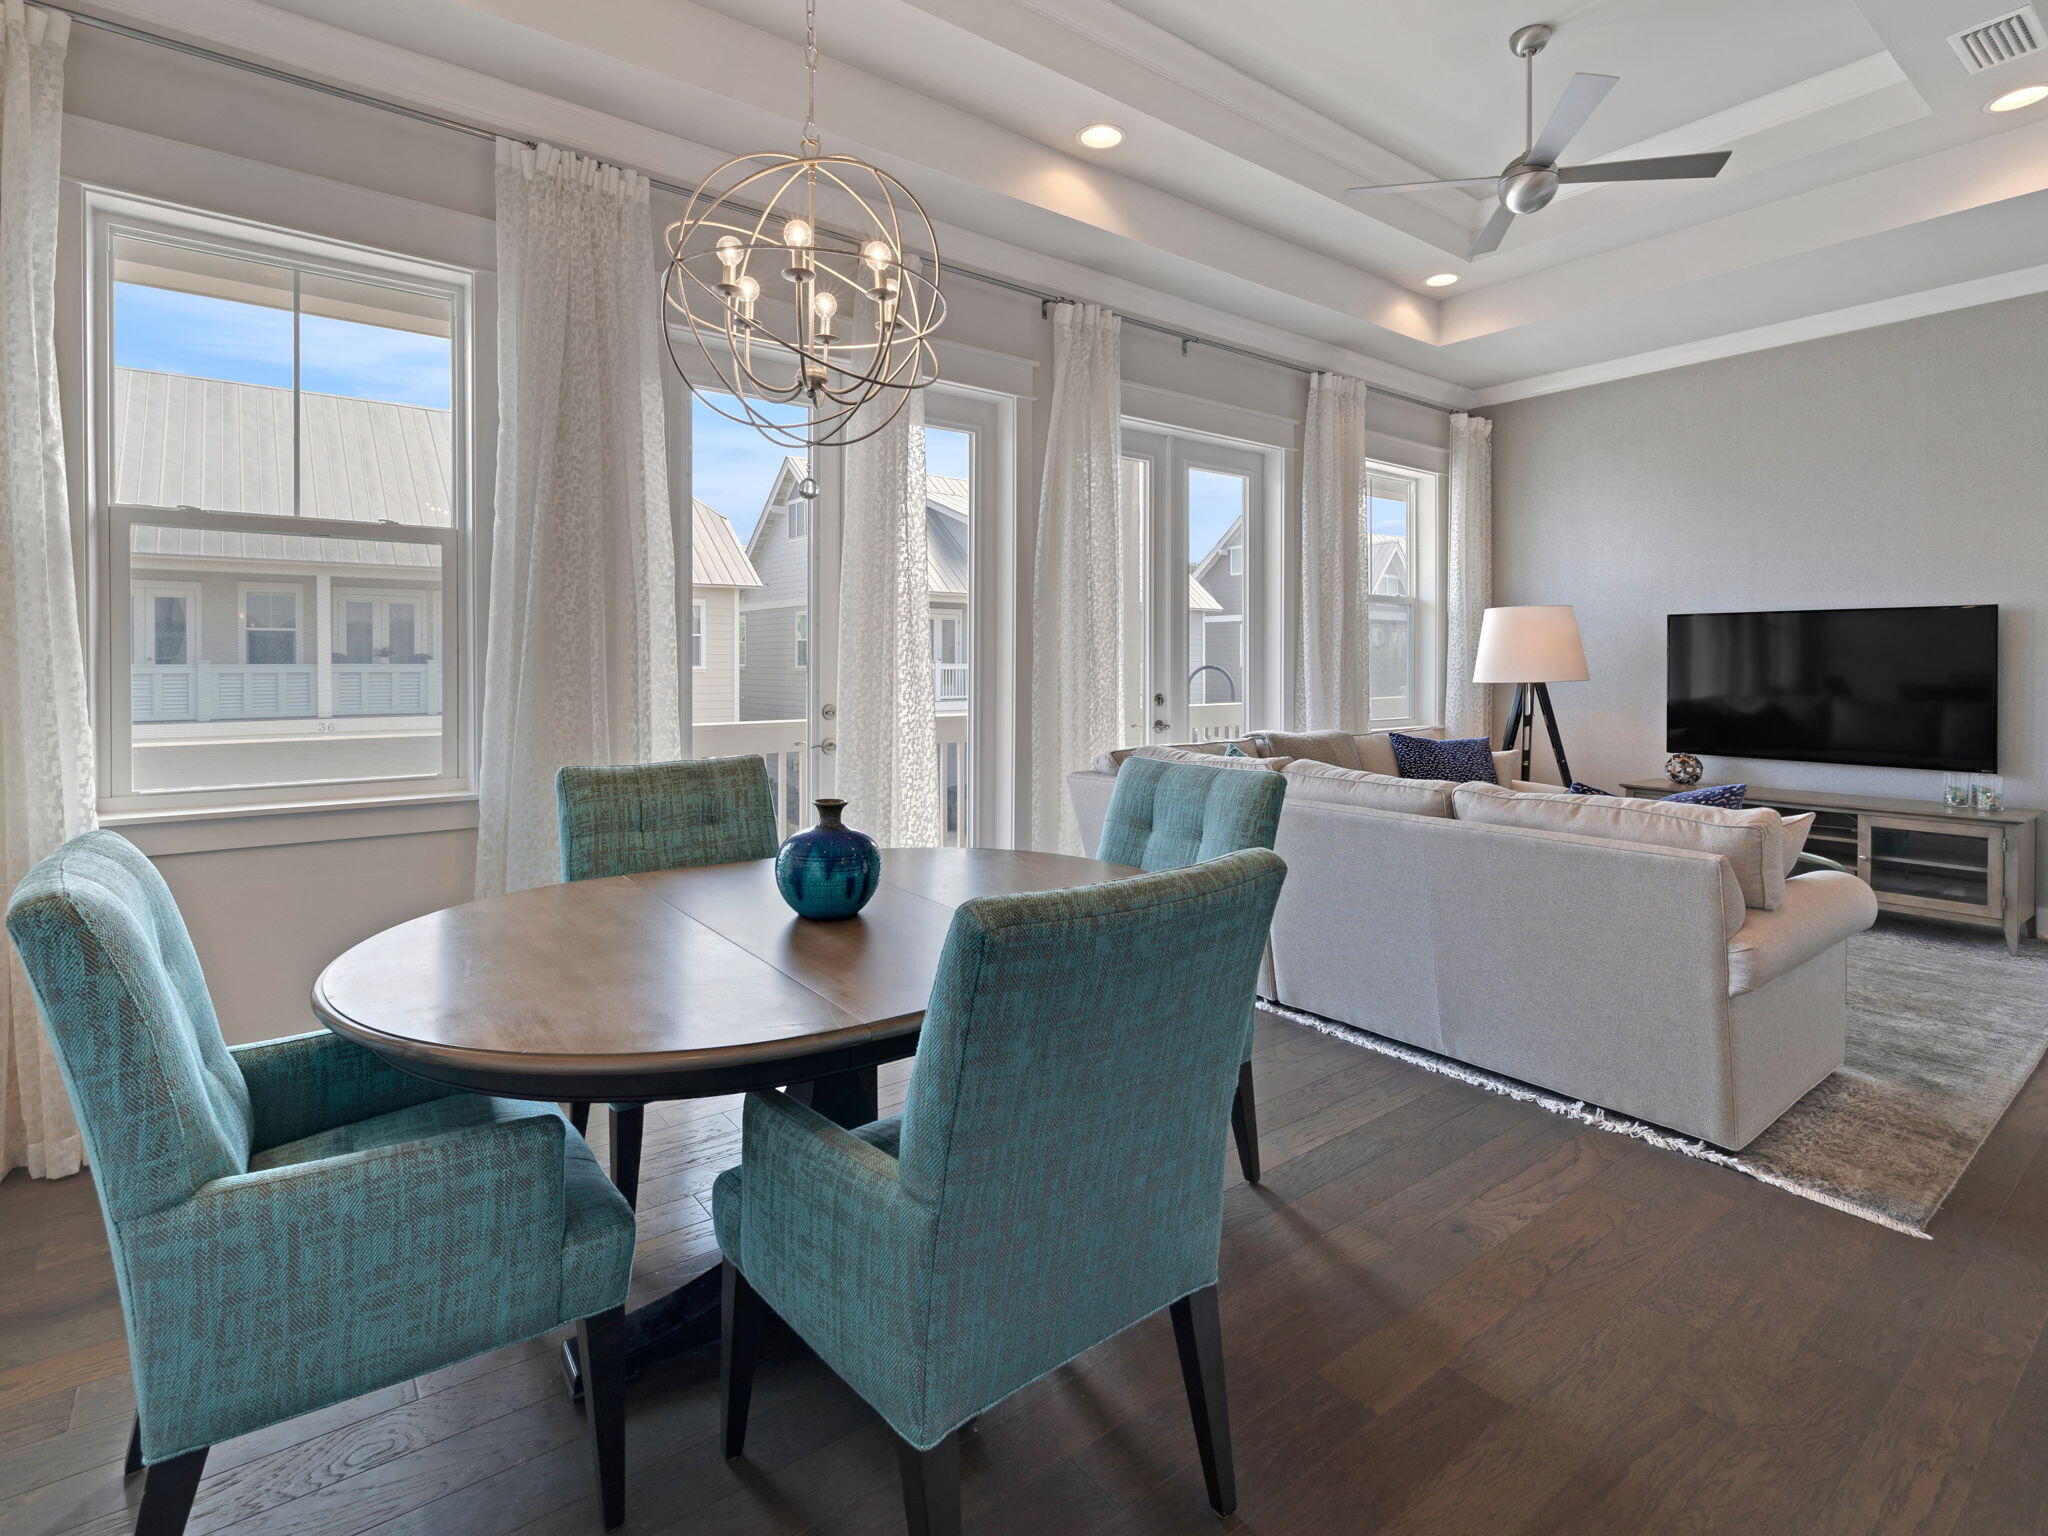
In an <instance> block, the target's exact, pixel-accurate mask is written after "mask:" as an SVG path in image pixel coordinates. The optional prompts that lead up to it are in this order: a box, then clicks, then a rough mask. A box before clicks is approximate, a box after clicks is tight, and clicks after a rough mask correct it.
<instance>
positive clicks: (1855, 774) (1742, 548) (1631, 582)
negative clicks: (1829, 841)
mask: <svg viewBox="0 0 2048 1536" xmlns="http://www.w3.org/2000/svg"><path fill="white" fill-rule="evenodd" d="M1486 414H1487V415H1490V416H1491V417H1493V419H1494V422H1495V433H1494V510H1495V522H1494V562H1495V566H1494V569H1495V576H1494V592H1495V596H1494V601H1495V602H1498V603H1572V604H1575V605H1576V606H1577V608H1578V615H1579V626H1580V630H1581V632H1582V634H1583V635H1584V637H1585V642H1586V657H1587V661H1588V664H1589V667H1590V670H1591V672H1592V675H1593V680H1592V681H1590V682H1585V683H1566V684H1561V685H1559V686H1557V687H1556V688H1554V689H1553V690H1552V692H1553V697H1554V698H1555V700H1556V703H1557V707H1558V712H1559V714H1560V716H1561V717H1562V722H1563V727H1564V731H1565V745H1566V747H1567V749H1568V750H1569V752H1570V754H1571V762H1572V770H1573V772H1574V773H1575V774H1576V775H1577V776H1578V777H1579V778H1581V779H1586V780H1589V781H1591V782H1593V783H1597V784H1605V785H1608V786H1609V787H1611V786H1612V784H1613V781H1615V780H1616V779H1620V778H1625V777H1635V776H1638V775H1641V774H1643V773H1645V772H1648V771H1651V770H1654V769H1656V768H1657V767H1658V765H1659V764H1661V763H1662V762H1663V760H1664V757H1665V753H1664V749H1663V743H1664V736H1663V730H1664V618H1665V615H1666V614H1668V613H1677V612H1711V611H1715V610H1722V609H1744V608H1832V607H1874V606H1884V605H1889V604H1914V603H1964V602H1972V603H1997V604H1998V605H1999V606H2000V609H2001V614H2000V620H2001V631H2002V632H2001V637H2000V648H2001V663H2002V680H2001V696H2000V701H1999V702H2000V722H1999V724H2000V749H1999V755H2000V767H2001V769H2002V770H2003V772H2004V775H2005V780H2006V799H2007V803H2008V804H2011V805H2016V806H2035V807H2039V806H2048V714H2044V712H2043V709H2042V707H2041V692H2042V689H2043V687H2044V685H2048V626H2044V617H2048V614H2044V609H2048V518H2044V515H2043V514H2044V512H2048V296H2035V297H2029V298H2023V299H2012V300H2008V301H2006V302H2004V303H2000V304H1987V305H1983V306H1981V307H1979V308H1975V309H1965V310H1957V311H1953V312H1951V313H1948V314H1943V315H1933V316H1929V317H1927V318H1924V319H1919V320H1908V321H1904V322H1901V323H1900V324H1897V325H1889V326H1883V327H1880V328H1877V329H1873V330H1867V331H1858V332H1855V333H1853V334H1850V335H1846V336H1837V337H1830V338H1828V339H1826V340H1822V341H1812V342H1804V343H1801V344H1799V345H1797V346H1790V347H1780V348H1776V349H1774V350H1771V351H1767V352H1753V353H1749V354H1747V355H1745V356H1742V357H1735V358H1729V359H1726V360H1724V361H1720V362H1713V363H1701V364H1698V365H1696V366H1693V367H1690V368H1680V369H1674V370H1672V371H1670V372H1668V373H1658V374H1651V375H1648V376H1646V377H1642V378H1635V379H1625V380H1621V381H1618V382H1615V383H1612V384H1601V385H1596V386H1593V387H1591V388H1587V389H1580V390H1573V391H1570V392H1568V393H1565V394H1557V395H1547V396H1543V397H1540V398H1537V399H1531V400H1521V401H1516V402H1513V403H1512V404H1508V405H1503V406H1499V407H1496V408H1495V409H1493V410H1490V411H1488V412H1486ZM1707 771H1708V773H1709V774H1710V775H1711V776H1712V778H1714V779H1716V780H1723V781H1726V780H1734V779H1747V780H1748V781H1749V782H1751V783H1756V784H1763V785H1770V786H1775V787H1782V788H1795V789H1821V788H1832V789H1840V790H1843V791H1845V792H1862V793H1871V794H1880V795H1901V796H1908V797H1915V798H1924V799H1934V798H1937V797H1938V796H1939V795H1940V793H1941V775H1940V774H1938V773H1924V772H1913V771H1908V770H1898V769H1878V768H1844V767H1831V766H1822V765H1818V764H1802V763H1776V762H1770V763H1756V762H1747V761H1743V760H1740V759H1733V758H1719V759H1710V760H1708V763H1707Z"/></svg>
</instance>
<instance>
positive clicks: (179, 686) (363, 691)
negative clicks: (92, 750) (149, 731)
mask: <svg viewBox="0 0 2048 1536" xmlns="http://www.w3.org/2000/svg"><path fill="white" fill-rule="evenodd" d="M323 670H324V671H325V672H326V674H327V688H326V695H327V696H326V698H325V699H324V700H323V698H322V697H321V694H322V688H321V673H322V671H323ZM128 699H129V718H130V719H132V720H134V721H135V723H136V724H138V725H145V724H146V725H156V724H170V723H173V722H184V721H202V720H324V719H330V718H342V717H347V716H357V715H438V714H439V713H440V712H441V664H440V663H439V662H438V661H429V662H414V663H404V664H398V665H386V664H383V663H374V664H371V665H367V666H358V665H354V664H351V663H336V664H334V665H331V666H329V667H327V668H325V669H323V668H321V667H319V666H318V665H316V664H313V663H310V662H308V663H304V664H297V665H289V666H247V665H231V664H216V663H214V662H206V661H201V662H194V663H192V664H190V665H188V666H149V665H138V666H134V667H130V668H129V670H128ZM323 706H324V707H323Z"/></svg>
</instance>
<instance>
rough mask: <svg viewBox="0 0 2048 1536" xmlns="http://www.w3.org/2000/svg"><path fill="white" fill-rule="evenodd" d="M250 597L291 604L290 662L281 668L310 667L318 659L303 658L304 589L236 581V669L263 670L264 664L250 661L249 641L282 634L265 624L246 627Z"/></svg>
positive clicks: (272, 582)
mask: <svg viewBox="0 0 2048 1536" xmlns="http://www.w3.org/2000/svg"><path fill="white" fill-rule="evenodd" d="M252 597H288V598H290V599H291V600H292V659H291V660H290V661H288V662H283V663H280V665H283V666H288V667H301V666H310V665H312V662H313V661H314V660H315V659H317V658H309V657H308V656H307V655H306V588H305V587H304V586H302V585H298V584H295V583H291V582H282V581H238V582H236V583H235V621H236V622H235V652H236V655H237V657H238V658H239V660H238V663H237V664H238V665H240V666H244V667H255V666H262V665H265V663H262V662H256V661H251V660H250V659H249V637H250V636H251V635H252V634H255V635H275V634H281V633H283V631H282V630H280V629H277V628H274V627H272V626H270V625H268V624H265V625H260V626H258V627H256V628H254V629H251V628H250V626H249V599H250V598H252Z"/></svg>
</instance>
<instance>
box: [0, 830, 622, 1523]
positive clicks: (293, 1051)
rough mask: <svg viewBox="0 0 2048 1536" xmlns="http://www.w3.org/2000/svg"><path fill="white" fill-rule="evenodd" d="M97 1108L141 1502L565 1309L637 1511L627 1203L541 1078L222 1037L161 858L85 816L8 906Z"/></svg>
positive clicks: (61, 1037) (75, 1087) (601, 1442)
mask: <svg viewBox="0 0 2048 1536" xmlns="http://www.w3.org/2000/svg"><path fill="white" fill-rule="evenodd" d="M7 931H8V932H9V933H10V934H11V935H12V936H13V939H14V943H15V945H16V947H17V948H18V949H19V950H20V952H21V958H22V964H23V967H24V968H25V969H26V971H27V973H28V977H29V980H30V982H31V983H32V985H33V986H34V989H35V995H36V1002H37V1004H38V1005H39V1007H40V1008H41V1010H42V1014H43V1019H44V1021H45V1023H46V1024H47V1025H48V1026H49V1030H50V1034H51V1037H52V1039H53V1040H54V1042H55V1044H56V1049H57V1058H58V1062H59V1064H60V1066H61V1068H62V1070H63V1073H64V1080H65V1083H66V1084H67V1085H68V1086H69V1088H70V1090H71V1098H72V1102H73V1104H74V1105H75V1106H76V1108H77V1111H78V1119H79V1123H80V1125H81V1127H82V1128H83V1130H84V1133H85V1141H86V1148H87V1152H88V1154H89V1156H90V1159H91V1163H92V1170H93V1176H94V1179H95V1181H96V1182H97V1184H98V1186H99V1198H100V1207H101V1210H102V1212H103V1213H104V1215H105V1217H106V1224H107V1237H108V1242H109V1245H110V1247H111V1248H112V1250H113V1258H114V1271H115V1277H116V1279H117V1281H118V1282H119V1286H120V1292H121V1310H122V1314H123V1316H124V1318H125V1319H126V1321H127V1328H128V1350H129V1356H130V1359H131V1361H132V1363H133V1366H134V1374H135V1400H136V1433H135V1437H134V1440H133V1441H132V1443H131V1445H130V1448H129V1458H128V1460H129V1465H128V1471H129V1473H130V1474H131V1475H132V1474H134V1473H135V1472H137V1471H140V1470H141V1469H142V1468H143V1467H144V1466H146V1467H147V1468H148V1475H147V1480H146V1481H145V1482H144V1484H143V1494H142V1508H141V1513H140V1516H139V1520H138V1524H137V1526H136V1529H137V1531H138V1532H141V1533H144V1536H176V1533H178V1532H181V1531H182V1530H183V1529H184V1528H185V1520H186V1516H187V1515H188V1514H189V1513H190V1511H191V1507H192V1500H193V1496H194V1494H195V1492H196V1491H197V1488H198V1484H199V1478H200V1474H201V1472H202V1471H203V1470H204V1467H205V1463H206V1453H207V1450H208V1448H209V1447H211V1446H213V1445H217V1444H219V1443H220V1442H221V1441H223V1440H227V1439H230V1438H232V1437H233V1436H236V1435H242V1434H247V1433H249V1432H250V1431H251V1430H256V1429H261V1428H263V1427H264V1426H266V1425H269V1424H275V1423H278V1422H280V1421H282V1420H285V1419H290V1418H294V1417H296V1416H298V1415H299V1414H302V1413H308V1412H311V1411H312V1410H313V1409H316V1408H321V1407H325V1406H326V1405H328V1404H330V1403H338V1402H341V1401H343V1400H344V1399H347V1398H351V1397H356V1396H359V1395H360V1394H362V1393H364V1392H370V1391H374V1390H376V1389H378V1388H381V1387H386V1386H390V1385H392V1384H394V1383H397V1382H401V1381H405V1380H408V1379H409V1378H411V1377H414V1376H419V1375H422V1374H424V1373H426V1372H428V1371H433V1370H438V1369H440V1368H441V1367H442V1366H446V1365H451V1364H453V1363H455V1362H456V1361H458V1360H464V1359H467V1358H468V1357H469V1356H471V1355H476V1354H481V1353H483V1352H484V1351H486V1350H492V1349H497V1348H499V1347H500V1346H502V1345H506V1344H511V1343H514V1342H516V1341H518V1340H520V1339H525V1338H531V1337H533V1336H535V1335H537V1334H542V1333H546V1332H547V1331H549V1330H550V1329H553V1328H555V1327H558V1326H560V1325H561V1324H563V1323H569V1322H573V1323H576V1324H577V1326H578V1329H579V1332H580V1333H581V1335H582V1348H583V1351H584V1354H583V1358H584V1359H585V1360H586V1361H588V1362H591V1364H592V1365H593V1366H594V1367H595V1369H596V1371H597V1376H596V1378H595V1379H594V1381H593V1383H592V1385H591V1386H590V1387H587V1388H586V1390H585V1400H586V1411H587V1413H588V1415H589V1419H590V1427H591V1438H592V1444H593V1448H594V1450H595V1452H596V1458H597V1463H598V1471H599V1487H600V1493H601V1502H602V1507H603V1513H604V1518H605V1525H606V1528H607V1529H609V1528H611V1527H614V1526H617V1525H619V1524H621V1523H623V1521H624V1519H625V1513H624V1472H625V1459H624V1438H623V1433H624V1431H623V1425H624V1419H623V1413H624V1407H623V1397H622V1394H621V1386H622V1383H623V1375H622V1370H621V1366H620V1349H621V1347H622V1332H623V1330H622V1324H621V1318H622V1315H623V1314H622V1308H623V1304H624V1302H625V1299H626V1286H627V1281H628V1279H629V1277H630V1275H631V1271H632V1266H633V1213H632V1211H631V1210H630V1209H628V1207H627V1206H626V1203H625V1202H624V1201H623V1200H622V1199H620V1198H619V1195H618V1192H617V1191H616V1190H614V1189H613V1188H612V1187H611V1184H610V1183H609V1181H607V1180H606V1178H605V1176H604V1170H603V1169H601V1168H600V1167H598V1165H597V1160H596V1159H595V1158H594V1157H592V1156H591V1154H590V1149H589V1148H588V1147H586V1146H585V1145H584V1144H583V1138H582V1137H580V1136H572V1135H570V1134H569V1127H568V1126H567V1125H566V1124H564V1123H563V1120H562V1117H561V1115H560V1113H559V1112H558V1111H557V1110H556V1109H555V1108H554V1106H552V1105H546V1104H519V1103H513V1102H510V1101H508V1100H502V1099H491V1098H482V1097H478V1096H475V1095H471V1094H466V1093H456V1092H452V1091H451V1090H448V1089H445V1088H442V1087H439V1086H438V1085H436V1084H433V1083H427V1082H423V1081H421V1080H419V1079H417V1078H413V1077H408V1076H406V1075H404V1074H403V1073H400V1072H398V1071H396V1070H394V1069H393V1068H391V1067H388V1066H386V1065H385V1064H384V1063H383V1062H381V1061H380V1060H378V1058H377V1057H376V1056H374V1055H373V1054H371V1053H370V1052H369V1051H366V1050H364V1049H363V1048H362V1047H360V1046H357V1045H354V1044H352V1043H350V1042H348V1041H345V1040H343V1039H341V1038H340V1037H339V1036H336V1035H330V1034H326V1033H314V1034H305V1035H295V1036H290V1037H287V1038H285V1039H281V1040H267V1041H264V1042H262V1043H261V1044H257V1045H244V1046H235V1047H233V1048H230V1047H229V1046H227V1045H226V1044H224V1043H223V1041H222V1039H221V1033H220V1026H219V1024H218V1022H217V1021H216V1020H215V1017H214V1011H213V1003H212V1000H211V999H210V997H209V996H208V994H207V990H206V980H205V978H204V976H202V975H201V973H200V969H199V961H198V957H197V956H196V955H195V954H194V953H193V949H192V941H191V939H190V938H189V937H188V936H187V934H186V931H185V924H184V922H183V920H182V919H181V918H180V917H179V915H178V909H177V906H176V904H175V903H174V902H173V901H172V899H171V893H170V891H169V890H168V889H167V888H166V887H165V885H164V882H163V879H162V877H161V876H160V875H158V874H157V872H156V869H155V867H154V866H153V865H151V863H150V862H149V860H148V859H146V858H144V857H143V856H142V854H141V853H140V852H139V851H138V850H137V849H136V848H135V847H134V845H133V844H131V843H129V842H127V841H126V840H125V839H123V838H121V837H118V836H116V835H115V834H113V833H111V832H88V833H86V834H85V835H84V836H82V837H76V838H73V839H72V840H71V841H70V842H68V843H66V844H64V846H63V847H61V848H59V849H58V850H57V851H56V852H55V853H53V854H51V855H50V856H49V857H48V858H46V859H44V860H43V861H42V862H41V863H40V864H38V865H36V867H35V868H34V869H32V870H30V871H29V873H28V876H27V878H25V879H24V880H23V881H22V883H21V885H20V886H19V887H18V888H17V889H16V890H15V892H14V897H13V900H12V901H11V902H10V903H9V905H8V908H7Z"/></svg>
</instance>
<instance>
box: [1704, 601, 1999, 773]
mask: <svg viewBox="0 0 2048 1536" xmlns="http://www.w3.org/2000/svg"><path fill="white" fill-rule="evenodd" d="M1668 624H1669V635H1668V642H1669V643H1668V649H1667V651H1666V659H1665V668H1666V692H1665V705H1664V739H1665V744H1666V748H1667V750H1669V751H1672V752H1694V753H1707V754H1712V755H1714V756H1719V757H1755V758H1777V759H1787V760H1791V761H1797V762H1808V763H1864V764H1870V765H1874V766H1877V767H1882V768H1951V769H1958V770H1975V771H1978V772H1992V771H1995V770H1996V768H1997V767H1998V607H1997V605H1996V604H1993V603H1981V604H1969V605H1965V606H1961V607H1950V608H1819V609H1803V610H1793V611H1787V612H1780V613H1674V614H1672V615H1671V616H1670V618H1669V620H1668Z"/></svg>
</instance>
